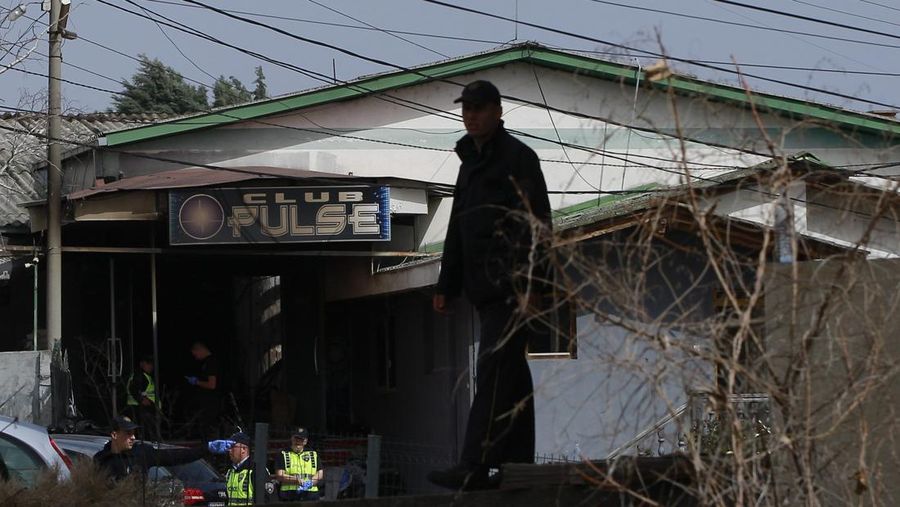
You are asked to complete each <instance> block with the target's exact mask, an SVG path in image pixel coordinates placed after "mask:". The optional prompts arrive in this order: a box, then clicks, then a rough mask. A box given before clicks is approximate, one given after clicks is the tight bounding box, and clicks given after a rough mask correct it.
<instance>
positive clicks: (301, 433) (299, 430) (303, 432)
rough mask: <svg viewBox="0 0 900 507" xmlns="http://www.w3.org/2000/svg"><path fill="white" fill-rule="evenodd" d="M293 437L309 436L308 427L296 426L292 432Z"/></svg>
mask: <svg viewBox="0 0 900 507" xmlns="http://www.w3.org/2000/svg"><path fill="white" fill-rule="evenodd" d="M291 436H292V437H297V438H309V431H308V430H307V429H306V428H294V431H292V432H291Z"/></svg>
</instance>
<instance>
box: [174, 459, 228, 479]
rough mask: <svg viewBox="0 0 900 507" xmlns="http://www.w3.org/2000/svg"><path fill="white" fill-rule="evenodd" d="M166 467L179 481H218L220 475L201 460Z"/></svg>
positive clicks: (220, 477)
mask: <svg viewBox="0 0 900 507" xmlns="http://www.w3.org/2000/svg"><path fill="white" fill-rule="evenodd" d="M166 469H167V470H168V471H169V473H171V474H172V475H174V476H175V477H177V478H178V480H180V481H181V482H220V481H222V480H223V479H222V476H220V475H219V474H218V473H216V471H215V470H214V469H213V468H212V467H211V466H210V465H209V463H207V462H205V461H203V460H197V461H192V462H190V463H187V464H184V465H170V466H167V467H166Z"/></svg>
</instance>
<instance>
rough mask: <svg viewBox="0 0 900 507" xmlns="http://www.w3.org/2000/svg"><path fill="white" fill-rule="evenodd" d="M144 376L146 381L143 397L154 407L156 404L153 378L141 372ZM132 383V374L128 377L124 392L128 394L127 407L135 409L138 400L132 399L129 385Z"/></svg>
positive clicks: (138, 403) (138, 402)
mask: <svg viewBox="0 0 900 507" xmlns="http://www.w3.org/2000/svg"><path fill="white" fill-rule="evenodd" d="M141 373H143V374H144V378H146V379H147V389H145V390H144V393H143V394H144V396H146V397H147V399H148V400H150V401H151V402H152V403H153V404H154V405H155V404H156V384H154V383H153V377H151V376H150V374H148V373H147V372H141ZM133 381H134V373H132V374H131V376H130V377H128V386H127V387H126V389H125V392H126V393H128V400H127V401H126V404H127V405H130V406H133V407H136V406H138V405H140V400H136V399H134V396H132V395H131V383H132V382H133Z"/></svg>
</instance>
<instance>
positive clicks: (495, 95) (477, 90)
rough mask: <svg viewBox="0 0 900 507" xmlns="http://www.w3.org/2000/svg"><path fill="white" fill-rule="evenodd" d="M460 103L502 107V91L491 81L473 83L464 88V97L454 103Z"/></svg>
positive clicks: (461, 96)
mask: <svg viewBox="0 0 900 507" xmlns="http://www.w3.org/2000/svg"><path fill="white" fill-rule="evenodd" d="M459 102H466V103H469V104H478V105H482V104H497V105H500V90H498V89H497V87H496V86H494V85H493V83H491V82H490V81H484V80H478V81H472V82H471V83H469V84H467V85H466V87H465V88H463V91H462V95H460V96H459V98H458V99H456V100H454V101H453V103H454V104H456V103H459Z"/></svg>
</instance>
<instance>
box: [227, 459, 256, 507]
mask: <svg viewBox="0 0 900 507" xmlns="http://www.w3.org/2000/svg"><path fill="white" fill-rule="evenodd" d="M252 472H253V471H252V470H251V469H249V468H244V469H243V470H235V469H233V468H232V469H229V470H228V472H226V473H225V491H226V493H227V494H228V505H253V473H252Z"/></svg>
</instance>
